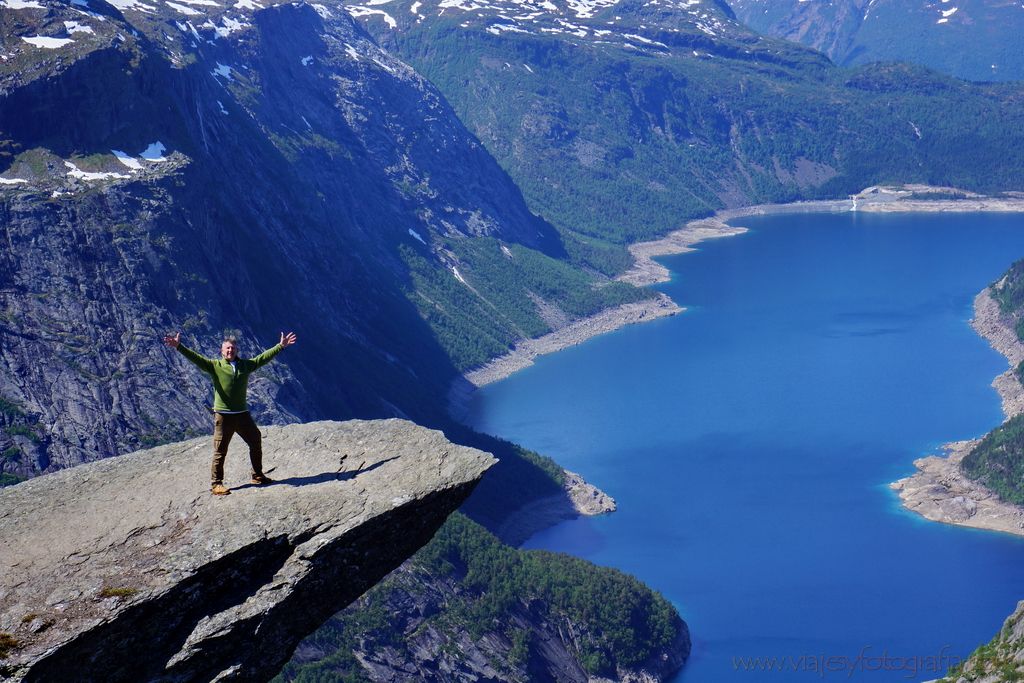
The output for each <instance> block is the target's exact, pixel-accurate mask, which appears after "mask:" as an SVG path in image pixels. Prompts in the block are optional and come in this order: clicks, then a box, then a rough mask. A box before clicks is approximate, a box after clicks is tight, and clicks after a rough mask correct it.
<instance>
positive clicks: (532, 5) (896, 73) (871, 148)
mask: <svg viewBox="0 0 1024 683" xmlns="http://www.w3.org/2000/svg"><path fill="white" fill-rule="evenodd" d="M352 11H353V12H354V13H355V14H356V15H358V16H360V17H361V18H362V20H363V21H364V22H366V25H367V26H368V28H369V29H370V30H371V32H373V33H374V35H375V36H377V38H378V40H380V41H381V42H382V44H384V45H386V46H388V47H389V49H391V50H393V51H394V52H396V53H397V54H400V55H402V56H403V58H405V59H406V60H407V61H409V63H411V64H413V65H414V66H415V67H416V68H417V69H418V70H419V71H420V72H421V73H423V74H424V75H426V76H427V77H429V78H430V79H431V80H432V82H434V83H435V84H437V85H438V87H439V88H441V90H442V91H443V92H444V93H445V95H446V97H447V98H448V99H449V101H451V102H452V103H453V105H454V107H455V109H456V111H457V112H458V114H459V115H460V117H462V119H463V121H465V122H466V124H467V125H468V126H469V128H470V129H471V130H472V131H473V132H474V133H476V135H477V136H478V137H479V138H480V140H481V141H482V142H483V143H484V144H485V145H486V146H487V147H488V148H489V149H490V150H491V151H492V152H493V153H494V155H495V157H496V158H497V159H498V160H499V162H501V164H502V165H503V166H504V167H505V168H506V169H507V170H508V172H509V173H510V175H511V176H512V177H513V178H514V179H515V180H516V181H517V182H518V183H519V185H520V186H521V187H522V188H523V191H524V193H525V195H526V197H527V200H528V201H529V203H530V205H531V207H532V208H534V210H535V211H537V212H538V213H540V214H541V215H543V216H545V217H546V218H547V219H548V220H550V221H551V222H552V223H553V224H554V225H555V226H556V227H558V228H559V229H560V230H561V231H562V234H563V236H564V237H565V241H566V248H567V249H568V250H569V251H570V253H571V254H572V255H573V256H574V257H575V258H577V259H579V260H582V261H584V262H587V263H589V264H591V265H593V266H595V267H598V268H601V269H602V270H604V271H605V272H617V271H618V270H620V269H622V268H623V267H624V265H625V264H626V263H627V262H628V259H627V258H626V257H625V256H623V255H622V250H621V249H615V248H611V247H609V245H608V242H611V243H613V244H622V243H625V242H628V241H631V240H636V239H638V238H642V237H648V236H651V235H655V234H659V233H662V232H664V231H666V230H668V229H670V228H674V227H677V226H678V225H680V223H681V222H682V220H683V219H684V218H687V217H692V216H695V215H700V214H704V213H707V212H710V211H711V210H713V209H716V208H719V207H723V206H737V205H744V204H750V203H757V202H765V201H787V200H792V199H797V198H810V197H825V196H829V197H834V196H844V195H846V194H848V193H852V192H856V191H859V190H860V189H863V188H864V187H866V186H869V185H873V184H876V183H880V182H923V183H932V184H943V185H951V186H964V187H969V188H974V189H981V190H986V191H991V190H1000V189H1007V188H1017V187H1020V186H1021V180H1020V178H1021V176H1020V174H1019V171H1020V170H1021V169H1022V166H1024V158H1022V155H1021V149H1022V146H1021V142H1024V138H1022V134H1021V129H1020V124H1021V123H1024V119H1022V109H1021V107H1020V106H1019V103H1020V101H1021V97H1022V94H1024V90H1022V89H1021V88H1020V87H1018V86H1011V85H992V86H986V87H981V86H972V85H969V84H965V83H962V82H959V81H956V80H953V79H951V78H948V77H944V76H940V75H938V74H935V73H932V72H929V71H926V70H923V69H919V68H916V67H911V66H905V65H884V66H871V67H861V68H858V69H854V70H846V69H839V68H836V67H835V66H834V65H832V64H831V63H830V62H829V61H828V60H827V59H826V58H825V57H823V56H822V55H820V54H819V53H816V52H812V51H810V50H807V49H804V48H801V47H799V46H795V45H792V44H790V43H785V42H782V41H778V40H774V39H769V38H762V37H759V36H757V35H755V34H753V33H752V32H751V31H750V30H749V29H746V28H745V27H743V26H742V25H740V24H739V23H738V22H737V21H736V20H735V19H734V18H733V17H732V16H731V14H730V13H729V12H728V10H727V8H724V7H723V6H721V5H719V4H716V3H714V2H711V1H710V0H648V1H647V2H641V1H639V0H608V1H607V2H596V1H595V2H589V3H585V2H576V1H575V0H574V1H573V2H556V1H555V0H551V1H549V2H531V1H527V0H523V1H522V2H517V1H515V0H486V1H485V0H473V1H470V0H463V1H461V2H455V1H454V0H427V1H425V2H424V1H422V0H419V1H412V0H389V1H387V2H374V4H373V5H365V6H362V7H357V8H354V9H353V10H352ZM385 12H386V14H385ZM996 161H998V162H999V163H998V164H996V163H995V162H996Z"/></svg>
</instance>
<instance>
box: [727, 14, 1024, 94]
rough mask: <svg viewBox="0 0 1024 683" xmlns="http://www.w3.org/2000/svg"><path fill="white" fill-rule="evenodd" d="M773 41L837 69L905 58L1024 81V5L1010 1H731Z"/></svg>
mask: <svg viewBox="0 0 1024 683" xmlns="http://www.w3.org/2000/svg"><path fill="white" fill-rule="evenodd" d="M729 4H730V5H731V7H732V9H733V10H734V11H735V12H736V14H737V16H738V17H739V18H740V20H741V21H743V22H744V23H745V24H747V25H748V26H750V27H752V28H754V29H755V30H757V31H760V32H761V33H764V34H766V35H771V36H776V37H779V38H785V39H787V40H794V41H796V42H799V43H803V44H804V45H808V46H810V47H813V48H815V49H817V50H821V51H822V52H824V53H825V54H827V55H828V56H829V57H831V58H832V59H833V60H835V62H836V63H837V64H843V65H852V64H865V63H867V62H876V61H886V60H898V61H906V62H913V63H915V64H921V65H923V66H927V67H930V68H932V69H937V70H939V71H942V72H944V73H948V74H950V75H953V76H957V77H959V78H966V79H968V80H975V81H1009V80H1021V79H1022V78H1024V52H1022V51H1021V40H1020V37H1021V34H1022V32H1024V7H1022V6H1021V4H1020V3H1017V2H1006V1H1005V0H935V1H932V0H810V1H807V0H731V1H730V3H729Z"/></svg>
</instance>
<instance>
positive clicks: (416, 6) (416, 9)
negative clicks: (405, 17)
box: [409, 0, 423, 14]
mask: <svg viewBox="0 0 1024 683" xmlns="http://www.w3.org/2000/svg"><path fill="white" fill-rule="evenodd" d="M422 4H423V3H422V2H420V0H416V2H414V3H412V7H410V8H409V11H410V12H412V13H413V14H419V9H420V6H421V5H422Z"/></svg>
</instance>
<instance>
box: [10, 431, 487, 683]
mask: <svg viewBox="0 0 1024 683" xmlns="http://www.w3.org/2000/svg"><path fill="white" fill-rule="evenodd" d="M263 431H264V460H265V466H266V470H267V473H268V474H269V475H270V476H272V477H273V478H274V479H275V480H276V481H275V483H274V484H272V485H269V486H265V487H256V486H252V485H251V484H248V479H249V476H248V457H247V455H246V452H245V446H244V444H242V443H241V442H239V443H238V444H235V445H233V448H232V449H231V453H230V454H229V456H228V463H227V465H228V468H227V482H226V483H227V484H228V485H229V486H231V487H232V489H233V491H232V495H229V496H225V497H214V496H211V495H210V494H209V491H208V488H209V483H208V474H207V472H208V467H209V459H210V440H209V438H199V439H194V440H191V441H187V442H182V443H177V444H171V445H167V446H161V447H158V448H153V449H150V450H147V451H140V452H137V453H132V454H130V455H125V456H121V457H119V458H113V459H108V460H101V461H98V462H93V463H89V464H86V465H81V466H79V467H75V468H73V469H69V470H64V471H61V472H58V473H55V474H52V475H46V476H43V477H39V478H37V479H33V480H31V481H27V482H24V483H22V484H18V485H17V486H13V487H10V488H8V489H5V490H3V491H2V492H0V538H2V539H3V544H2V547H3V550H2V551H0V633H2V634H4V635H5V636H6V637H5V642H6V643H7V644H8V645H11V646H12V647H11V649H10V651H9V652H8V655H7V658H6V659H0V665H2V666H3V669H2V670H0V673H2V674H3V675H4V676H5V677H6V678H7V680H16V681H20V680H25V681H33V680H106V681H116V680H133V681H142V680H161V681H186V680H214V679H217V680H227V679H237V680H266V679H269V678H270V677H272V676H273V675H274V674H276V673H277V671H278V670H279V669H280V667H281V666H282V665H283V664H284V663H285V662H286V661H287V659H288V657H289V656H290V655H291V653H292V650H293V649H294V648H295V646H296V645H297V644H298V642H299V641H300V640H301V638H302V637H303V636H305V635H306V634H308V633H309V632H310V631H312V630H314V629H315V628H316V627H317V626H319V625H320V624H321V623H322V622H323V621H325V620H326V619H327V618H328V617H330V616H331V615H332V614H333V613H334V612H336V611H338V610H339V609H341V608H342V607H344V606H345V605H347V604H348V603H349V602H351V601H352V600H354V599H355V598H357V597H358V596H359V595H360V594H362V593H363V592H364V591H365V590H366V589H367V588H369V587H370V586H372V585H373V584H374V583H376V582H377V581H378V580H379V579H380V578H382V577H383V576H384V575H385V574H387V573H388V572H389V571H391V570H392V569H394V568H395V567H397V566H398V565H399V564H401V562H402V561H403V560H404V559H406V558H407V557H408V556H409V555H411V554H412V553H414V552H415V551H416V550H417V549H418V548H419V547H420V546H422V545H423V544H424V543H426V542H427V541H428V540H429V539H430V537H431V536H432V535H433V533H434V532H435V531H436V529H437V528H438V527H439V526H440V525H441V524H442V523H443V522H444V520H445V518H446V517H447V516H448V514H450V513H451V512H452V511H453V510H454V509H455V508H457V507H458V506H459V504H460V503H461V502H462V501H463V500H464V499H465V497H466V496H468V495H469V493H470V492H471V491H472V489H473V487H474V486H475V484H476V483H477V481H479V479H480V477H481V476H482V475H483V473H484V472H485V471H486V470H487V469H488V468H489V467H490V466H491V465H492V464H493V463H494V462H495V460H494V458H493V457H491V456H490V455H488V454H486V453H483V452H482V451H478V450H475V449H472V448H467V447H463V446H456V445H453V444H451V443H450V442H448V440H447V439H446V438H445V437H444V435H443V434H441V433H440V432H437V431H432V430H428V429H425V428H423V427H419V426H417V425H414V424H412V423H410V422H406V421H403V420H380V421H351V422H345V423H337V422H317V423H309V424H300V425H289V426H285V427H268V428H265V429H264V430H263ZM237 482H245V483H244V484H243V485H237Z"/></svg>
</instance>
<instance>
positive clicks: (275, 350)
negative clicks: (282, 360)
mask: <svg viewBox="0 0 1024 683" xmlns="http://www.w3.org/2000/svg"><path fill="white" fill-rule="evenodd" d="M298 339H299V338H298V337H296V336H295V333H294V332H289V333H288V334H285V333H284V332H282V333H281V341H280V342H278V344H277V345H276V346H272V347H270V348H269V349H267V350H266V351H264V352H263V353H261V354H260V355H258V356H256V357H255V358H253V359H252V360H253V362H254V363H256V367H257V368H259V367H262V366H264V365H266V364H267V363H269V362H270V359H271V358H273V357H274V356H276V355H277V354H279V353H281V351H283V350H284V349H286V348H288V347H289V346H291V345H292V344H294V343H295V342H296V341H298Z"/></svg>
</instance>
